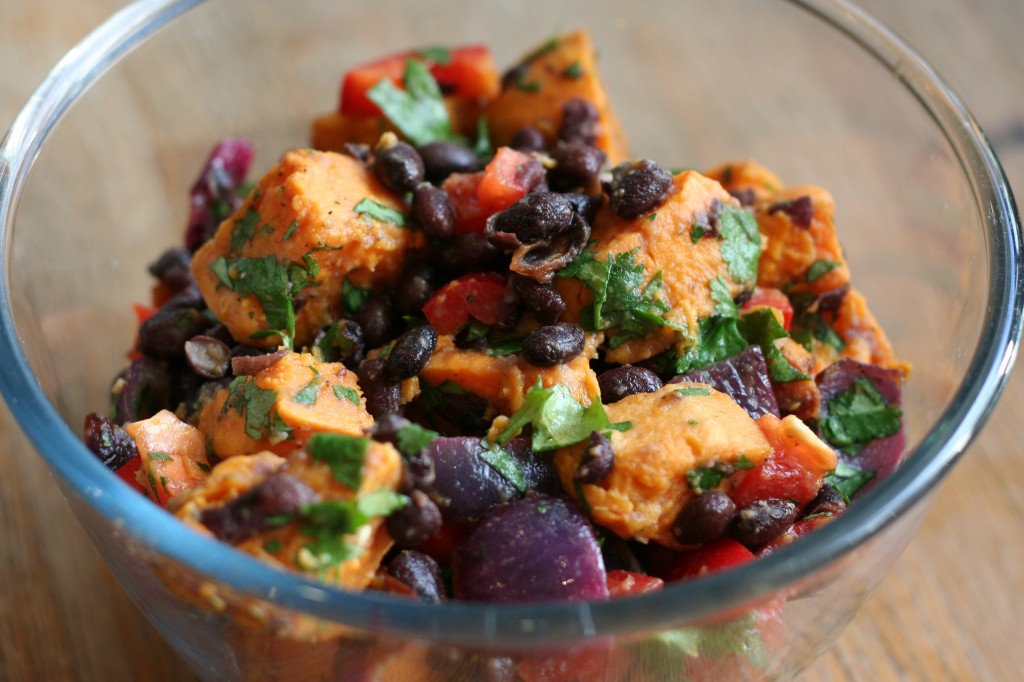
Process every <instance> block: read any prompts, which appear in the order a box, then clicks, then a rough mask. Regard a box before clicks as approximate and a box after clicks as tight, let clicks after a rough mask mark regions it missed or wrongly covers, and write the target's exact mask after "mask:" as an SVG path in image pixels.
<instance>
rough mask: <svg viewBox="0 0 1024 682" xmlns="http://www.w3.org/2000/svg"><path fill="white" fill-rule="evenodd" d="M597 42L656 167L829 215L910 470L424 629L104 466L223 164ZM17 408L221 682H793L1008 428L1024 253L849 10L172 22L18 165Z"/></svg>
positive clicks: (894, 43)
mask: <svg viewBox="0 0 1024 682" xmlns="http://www.w3.org/2000/svg"><path fill="white" fill-rule="evenodd" d="M576 27H579V28H586V29H588V30H589V31H590V32H591V33H592V35H593V37H594V40H595V43H596V45H597V46H598V47H599V50H600V58H601V65H602V71H603V74H604V78H605V80H606V82H607V84H608V87H609V89H610V91H611V95H612V98H613V101H614V103H615V106H616V108H617V111H618V114H619V116H620V118H621V119H622V121H623V124H624V127H625V129H626V131H627V133H628V135H629V139H630V142H631V151H632V154H633V155H634V156H636V157H641V156H648V157H651V158H655V159H658V160H659V161H661V162H663V163H666V164H667V165H674V166H676V165H677V166H687V167H695V168H707V167H710V166H712V165H715V164H717V163H720V162H722V161H725V160H732V159H742V158H754V159H757V160H758V161H760V162H761V163H763V164H765V165H766V166H768V167H769V168H771V169H772V170H774V171H775V172H776V173H777V174H778V175H779V176H780V177H781V178H783V179H784V180H785V181H786V182H787V183H790V184H805V183H813V184H817V185H821V186H823V187H825V188H827V189H828V190H829V191H830V192H831V193H832V194H833V196H834V197H835V199H836V203H837V206H838V213H837V215H838V223H839V234H840V238H841V239H842V241H843V243H844V248H845V249H846V253H847V256H848V258H849V260H850V263H851V269H852V272H853V274H854V278H855V282H856V283H857V286H858V288H859V289H860V290H861V291H863V292H864V293H865V294H866V296H867V298H868V300H869V301H870V302H871V304H872V309H873V311H874V313H875V315H876V316H877V317H878V318H879V319H880V321H881V322H882V325H883V327H884V328H885V329H886V331H887V332H888V334H889V336H890V339H891V340H892V342H893V345H894V347H895V348H896V351H897V353H898V354H899V355H900V356H901V357H902V358H904V359H907V360H909V361H910V362H911V363H912V365H913V368H914V369H913V373H912V376H911V378H910V380H909V382H908V384H907V386H906V395H905V414H906V417H907V427H908V442H909V444H910V447H909V450H908V454H907V457H906V461H905V463H904V464H903V465H902V467H901V468H900V469H898V470H897V471H896V473H895V474H893V475H892V476H891V477H889V478H888V479H886V480H885V481H883V482H881V483H880V484H879V485H877V486H875V487H874V488H873V489H872V490H871V491H870V492H869V493H868V494H867V495H864V496H863V497H862V498H861V499H859V500H858V501H857V502H856V503H855V504H854V505H852V506H851V508H850V509H849V511H848V512H847V513H846V514H844V515H843V516H841V517H840V518H838V519H837V520H835V521H834V522H833V523H830V524H828V525H826V526H825V527H823V528H822V529H821V530H819V531H817V532H815V533H813V534H811V535H810V536H808V537H807V538H804V539H802V540H800V541H799V542H797V543H794V544H793V545H791V546H789V547H786V548H784V549H782V550H780V551H778V552H776V553H775V554H773V555H771V556H768V557H767V558H765V559H763V560H760V561H758V562H755V563H753V564H749V565H745V566H742V567H740V568H737V569H734V570H731V571H727V572H724V573H720V574H715V575H712V576H709V577H706V578H702V579H700V580H696V581H692V582H689V583H683V584H676V585H672V586H669V587H668V588H666V589H665V590H664V591H663V592H661V593H658V594H654V595H649V596H639V597H633V598H628V599H622V600H615V601H611V602H603V603H589V604H587V603H584V604H541V605H524V606H501V607H498V606H486V605H478V604H464V603H463V604H448V605H445V606H442V607H438V606H427V605H423V604H419V603H415V602H412V601H409V600H405V599H400V598H396V597H392V596H389V595H386V594H379V593H361V594H352V593H345V592H340V591H336V590H332V589H329V588H327V587H325V586H323V585H321V584H318V583H316V582H313V581H310V580H306V579H304V578H302V577H301V576H298V575H286V574H283V573H280V572H278V571H275V570H273V569H272V568H270V567H268V566H265V565H263V564H260V563H258V562H257V561H255V560H253V559H251V558H248V557H246V556H243V555H241V554H240V553H238V552H236V551H235V550H233V549H231V548H230V547H227V546H225V545H222V544H220V543H218V542H216V541H214V540H211V539H207V538H204V537H200V536H198V535H197V534H195V533H193V532H192V531H190V530H188V529H187V528H185V526H183V525H181V524H179V523H178V522H177V521H176V520H174V519H173V518H172V517H171V516H169V515H168V514H167V513H166V512H164V511H163V510H162V509H159V508H157V507H156V506H154V505H152V504H150V503H149V502H148V501H146V500H144V499H142V498H141V497H140V496H138V495H137V494H136V493H134V492H133V491H131V490H129V489H128V487H127V486H124V485H123V484H122V483H121V482H120V481H119V480H118V479H117V477H116V476H115V475H114V474H112V473H110V472H109V471H107V470H106V469H105V468H104V467H103V466H102V465H101V464H100V463H99V462H98V461H97V460H96V458H95V457H94V456H93V455H92V454H91V453H90V452H89V451H88V450H87V449H86V448H85V446H84V445H83V444H82V443H81V441H80V438H79V432H80V429H81V424H82V420H83V417H84V415H85V414H86V413H87V412H90V411H94V410H97V409H103V407H104V406H105V405H106V401H107V390H108V385H109V381H110V379H111V378H112V377H113V376H115V374H116V373H117V372H118V371H119V369H120V368H121V367H122V366H123V365H124V362H125V358H124V350H125V348H126V347H127V346H128V345H129V344H130V341H131V338H132V335H133V327H134V319H133V314H132V303H134V302H142V301H145V300H147V299H148V287H149V285H150V281H149V278H148V276H147V274H146V273H145V266H146V265H147V264H148V263H150V262H151V261H153V260H154V259H155V258H156V256H157V255H159V254H160V253H161V252H162V251H163V250H164V249H165V248H167V247H168V246H171V245H174V244H177V243H180V241H181V238H182V234H183V230H184V225H185V221H186V215H187V208H188V207H187V191H188V188H189V186H190V185H191V182H192V180H193V178H194V175H195V173H196V172H197V170H198V168H199V166H200V165H201V163H202V161H203V159H204V158H205V155H206V153H207V152H208V150H209V148H210V147H211V146H212V144H213V143H214V142H215V141H216V140H218V139H220V138H223V137H226V136H229V135H242V136H247V137H250V138H252V139H253V140H255V143H256V149H257V158H256V162H255V164H254V168H255V169H257V170H256V173H258V172H259V170H258V169H260V168H266V167H269V165H270V164H271V163H272V162H273V161H274V160H275V159H276V158H277V157H278V156H279V155H280V154H281V153H282V152H283V151H284V150H286V149H288V148H293V147H302V146H304V145H307V144H308V139H309V127H310V122H311V120H312V118H313V117H314V116H316V115H319V114H322V113H325V112H327V111H329V110H331V109H332V108H333V107H334V106H335V104H336V100H337V87H338V81H339V77H340V75H341V73H342V72H343V71H344V70H345V69H346V68H347V67H349V66H351V65H353V64H356V63H358V62H361V61H365V60H367V59H370V58H373V57H377V56H381V55H385V54H388V53H390V52H394V51H397V50H400V49H404V48H408V47H410V46H417V45H428V44H436V43H444V44H459V43H469V42H486V43H488V44H490V45H491V46H492V48H493V50H494V52H495V54H496V56H497V58H498V60H499V63H503V64H510V63H512V62H513V60H514V59H515V58H516V57H518V56H519V55H520V54H521V53H522V52H524V51H525V50H528V49H530V48H531V47H532V46H533V45H535V44H538V43H540V42H542V41H543V40H544V39H545V38H547V37H549V36H550V35H553V34H555V33H557V32H559V31H563V30H567V29H570V28H576ZM0 230H2V233H0V236H2V242H0V245H2V254H3V255H2V261H0V268H2V270H0V274H2V277H0V287H2V295H0V353H2V357H3V358H4V361H3V362H2V363H0V388H2V389H3V393H4V396H5V398H6V400H7V403H8V405H9V406H10V409H11V411H12V413H13V414H14V415H15V417H16V419H17V420H18V422H19V423H20V425H21V427H22V428H23V429H24V431H25V432H26V433H27V434H28V436H29V437H30V438H31V440H32V441H33V443H34V444H35V446H36V447H37V449H38V450H39V452H40V453H41V454H42V456H43V457H44V458H45V459H46V460H47V462H48V463H49V465H50V466H51V468H52V470H53V472H54V473H55V474H56V479H57V481H58V483H59V485H60V486H61V487H62V489H63V491H64V493H65V495H66V496H67V498H68V500H69V503H70V505H71V506H72V508H73V509H74V511H75V513H76V514H77V516H78V518H79V519H80V521H81V523H82V525H83V526H84V528H85V529H86V531H87V532H88V534H89V535H90V537H91V538H92V539H93V541H94V542H95V543H96V545H97V547H98V548H99V549H100V551H101V553H102V554H103V556H104V557H105V559H106V560H107V561H108V562H109V564H110V566H111V568H112V569H113V571H114V573H115V574H116V575H117V576H118V578H119V579H120V580H121V582H122V584H123V586H124V588H125V590H126V591H127V592H128V594H129V595H130V596H131V597H132V598H133V599H134V600H135V602H136V603H137V604H138V605H139V607H140V608H141V609H142V610H143V612H144V613H145V614H146V615H147V617H148V618H149V619H150V620H151V622H152V623H153V624H154V626H155V627H156V628H157V629H158V630H159V631H160V632H161V633H162V635H163V636H164V637H165V638H166V639H167V641H168V642H169V643H170V644H171V646H172V647H173V648H174V649H175V650H176V651H177V652H178V653H179V654H180V655H181V656H182V657H183V658H184V659H185V660H186V661H187V662H188V663H189V664H190V665H191V666H192V667H193V669H194V670H195V671H196V673H197V674H198V675H199V676H200V677H201V678H203V679H210V680H214V679H216V680H222V679H346V680H347V679H402V680H407V679H408V680H419V679H431V680H433V679H436V680H447V679H487V678H491V679H516V678H517V676H518V677H519V678H522V679H524V680H571V679H586V680H625V679H630V680H638V679H650V680H660V679H728V678H730V677H733V678H740V679H757V678H765V679H780V678H786V677H790V676H792V675H795V674H796V672H798V671H799V670H801V669H802V668H803V667H805V666H806V665H807V664H808V663H809V662H810V661H812V660H813V659H814V658H815V657H816V656H818V655H819V654H820V653H822V652H823V651H824V650H825V649H827V648H828V646H829V645H830V644H831V643H832V642H833V641H834V639H835V638H836V636H837V635H838V633H839V631H840V630H841V629H842V627H843V626H845V625H846V624H847V623H848V622H849V621H850V620H851V619H852V617H853V615H854V613H855V612H856V610H857V609H858V608H859V607H860V605H861V604H862V603H863V602H864V601H865V600H866V599H867V597H868V596H869V594H870V593H871V591H872V590H873V589H874V587H875V586H876V585H877V584H878V582H879V581H880V580H881V578H882V576H883V574H884V572H885V570H886V569H887V568H888V567H889V565H890V564H891V563H892V562H893V560H894V559H895V558H896V556H897V555H898V554H899V553H900V552H901V551H902V549H903V548H904V546H905V545H906V543H907V541H908V540H909V538H910V536H911V534H912V533H913V531H914V529H915V528H916V526H917V524H918V522H919V521H920V519H921V518H922V516H923V514H924V513H925V511H926V509H927V507H928V505H929V503H930V501H931V499H932V498H933V497H934V493H935V492H936V490H937V488H938V486H939V484H940V483H941V481H942V480H943V478H944V476H945V475H946V474H947V473H948V472H949V471H950V469H951V467H952V466H953V465H954V464H955V462H956V461H957V459H958V458H959V457H960V455H961V454H962V453H963V452H964V449H965V448H966V447H967V445H968V444H969V443H970V441H971V439H972V438H973V437H974V436H975V435H976V434H977V432H978V429H979V428H980V427H981V425H982V423H983V422H984V421H985V419H986V417H987V416H988V414H989V412H990V411H991V409H992V407H993V404H994V402H995V400H996V399H997V397H998V396H999V393H1000V391H1001V389H1002V387H1003V384H1004V381H1005V378H1006V376H1007V373H1008V371H1009V369H1010V366H1011V365H1012V363H1013V360H1014V357H1015V354H1016V345H1017V342H1018V340H1019V337H1020V333H1021V304H1022V299H1021V290H1020V280H1021V261H1020V236H1021V235H1020V225H1019V219H1018V216H1017V213H1016V209H1015V206H1014V203H1013V198H1012V196H1011V193H1010V189H1009V187H1008V186H1007V183H1006V180H1005V178H1004V176H1003V173H1002V170H1001V169H1000V167H999V164H998V162H997V161H996V159H995V157H994V156H993V154H992V151H991V149H990V148H989V146H988V145H987V143H986V141H985V139H984V137H983V135H982V133H981V132H980V130H979V129H978V127H977V125H976V124H975V123H974V121H973V120H972V119H971V117H970V116H969V114H968V113H967V112H966V110H965V108H964V107H963V106H962V104H961V103H960V102H959V100H958V99H957V98H956V97H955V95H953V94H952V93H951V92H950V91H949V90H948V88H947V87H946V86H945V85H944V84H943V83H942V81H941V80H940V79H939V78H938V77H937V76H936V75H935V74H934V73H933V72H932V70H931V69H930V68H929V67H928V65H927V64H925V63H924V62H923V61H922V60H921V58H920V57H919V56H917V55H916V54H915V53H914V52H913V51H912V50H911V49H910V48H908V47H907V46H906V45H904V44H903V43H902V42H901V41H900V40H899V39H897V38H896V37H894V36H893V35H892V34H891V33H890V32H888V31H887V30H886V29H885V28H883V27H882V26H880V25H878V24H877V23H876V22H875V21H874V20H872V19H871V18H870V17H868V16H866V15H865V14H864V13H863V12H861V11H860V10H858V9H856V8H855V7H853V6H852V5H850V4H848V3H846V2H844V1H842V0H792V1H785V0H777V1H774V2H763V0H725V1H723V2H716V3H710V2H704V3H679V2H670V1H668V0H666V1H665V2H647V3H642V4H641V3H635V4H633V5H632V6H631V7H630V8H629V9H628V11H627V10H626V9H625V8H624V6H623V5H622V3H618V2H614V1H612V0H608V1H606V2H586V3H584V2H560V3H545V4H543V5H541V4H531V5H530V6H529V9H528V10H526V9H524V8H523V7H521V6H519V5H518V4H515V3H503V2H498V1H497V0H495V1H490V0H477V1H475V2H472V3H457V2H445V3H429V4H428V3H417V4H411V3H408V4H407V3H398V2H374V3H360V2H349V3H331V2H326V1H321V2H317V1H313V0H309V1H303V2H289V3H281V2H270V1H265V2H255V1H254V0H244V1H243V0H216V1H213V0H211V1H209V2H201V1H199V0H178V1H170V0H147V1H144V2H139V3H137V4H134V5H131V6H129V7H127V8H125V9H124V10H122V11H121V12H119V13H118V14H117V15H115V16H114V17H112V18H111V19H110V20H109V21H108V22H106V23H105V24H104V25H102V26H101V27H100V28H98V29H97V30H96V31H95V32H94V33H93V34H92V35H90V36H89V37H88V38H86V39H85V40H84V41H83V42H82V43H81V44H80V45H79V46H78V47H76V48H75V49H74V50H72V51H71V52H70V53H69V54H68V55H67V56H66V57H65V58H64V60H62V61H61V62H60V64H59V65H58V66H57V67H56V68H55V69H54V71H53V72H52V73H51V74H50V76H49V77H48V78H47V79H46V81H45V82H44V83H43V84H42V85H41V86H40V88H39V89H38V90H37V92H36V93H35V95H34V96H33V97H32V99H31V100H30V102H29V103H28V105H27V106H26V107H25V109H24V110H23V111H22V112H21V114H20V115H19V116H18V118H17V120H16V121H15V123H14V124H13V126H12V128H11V130H10V131H9V132H8V134H7V136H6V138H5V139H4V142H3V146H2V149H0Z"/></svg>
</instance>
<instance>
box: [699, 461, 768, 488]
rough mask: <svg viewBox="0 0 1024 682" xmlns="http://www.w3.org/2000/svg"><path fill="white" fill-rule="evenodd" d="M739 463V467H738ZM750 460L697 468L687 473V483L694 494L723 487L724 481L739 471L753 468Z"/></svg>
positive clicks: (716, 463)
mask: <svg viewBox="0 0 1024 682" xmlns="http://www.w3.org/2000/svg"><path fill="white" fill-rule="evenodd" d="M737 463H739V466H737ZM751 466H752V465H751V463H750V460H749V459H747V458H746V457H744V458H743V461H742V462H740V461H739V460H737V462H733V463H726V462H715V463H714V464H712V465H710V466H706V467H697V468H696V469H691V470H690V471H688V472H687V473H686V483H687V484H688V485H689V486H690V488H691V489H693V491H694V492H697V493H702V492H704V491H706V490H711V489H712V488H717V487H718V486H720V485H722V481H724V480H725V479H727V478H729V477H730V476H732V475H733V474H734V473H736V471H737V470H738V469H749V468H751Z"/></svg>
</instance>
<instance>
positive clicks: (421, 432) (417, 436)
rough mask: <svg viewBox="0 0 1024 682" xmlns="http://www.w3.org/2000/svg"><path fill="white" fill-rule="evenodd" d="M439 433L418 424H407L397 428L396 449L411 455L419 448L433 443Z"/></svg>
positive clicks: (407, 455)
mask: <svg viewBox="0 0 1024 682" xmlns="http://www.w3.org/2000/svg"><path fill="white" fill-rule="evenodd" d="M439 435H440V434H439V433H438V432H437V431H431V430H430V429H425V428H423V427H422V426H419V425H418V424H409V425H408V426H403V427H402V428H400V429H398V438H397V439H398V451H399V452H401V453H402V454H403V455H405V456H406V457H412V456H414V455H416V454H418V453H419V451H420V450H422V449H423V448H425V447H427V446H428V445H430V444H431V443H433V442H434V441H435V440H436V439H437V437H438V436H439Z"/></svg>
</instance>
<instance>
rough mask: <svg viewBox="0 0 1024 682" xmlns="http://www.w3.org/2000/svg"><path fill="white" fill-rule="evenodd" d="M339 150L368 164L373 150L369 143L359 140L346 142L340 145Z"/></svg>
mask: <svg viewBox="0 0 1024 682" xmlns="http://www.w3.org/2000/svg"><path fill="white" fill-rule="evenodd" d="M341 151H342V153H343V154H346V155H347V156H351V157H352V158H353V159H355V160H356V161H359V162H360V163H365V164H368V163H370V159H372V158H373V150H372V149H370V145H368V144H363V143H361V142H346V143H345V144H343V145H342V146H341Z"/></svg>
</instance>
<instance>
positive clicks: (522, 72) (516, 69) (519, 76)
mask: <svg viewBox="0 0 1024 682" xmlns="http://www.w3.org/2000/svg"><path fill="white" fill-rule="evenodd" d="M529 69H530V62H529V61H525V62H521V63H519V64H516V65H515V66H513V67H512V68H510V69H509V70H508V71H506V72H505V73H503V74H501V89H502V90H511V89H512V88H516V87H519V84H520V83H521V82H522V80H523V78H524V77H525V76H526V72H527V71H529Z"/></svg>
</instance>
